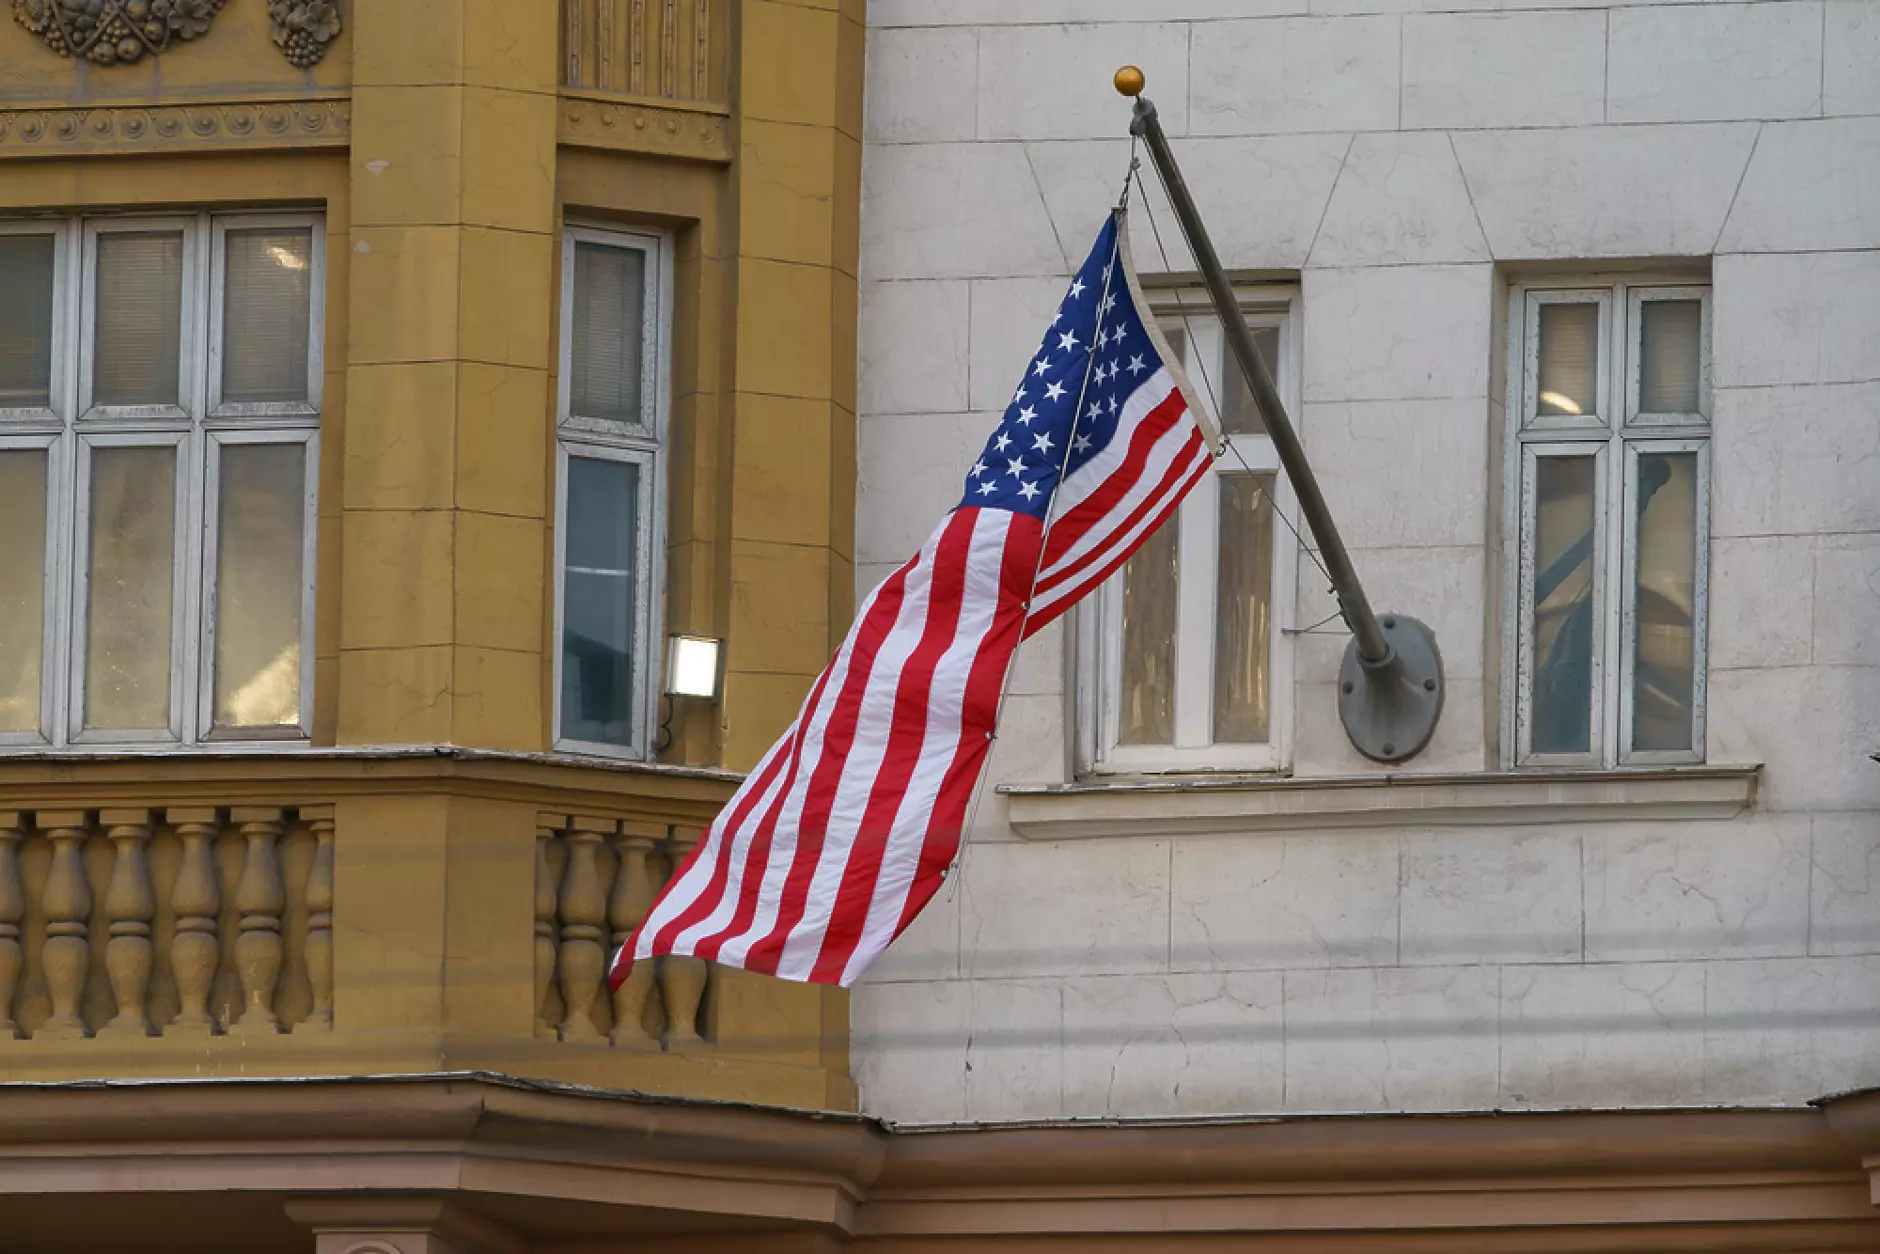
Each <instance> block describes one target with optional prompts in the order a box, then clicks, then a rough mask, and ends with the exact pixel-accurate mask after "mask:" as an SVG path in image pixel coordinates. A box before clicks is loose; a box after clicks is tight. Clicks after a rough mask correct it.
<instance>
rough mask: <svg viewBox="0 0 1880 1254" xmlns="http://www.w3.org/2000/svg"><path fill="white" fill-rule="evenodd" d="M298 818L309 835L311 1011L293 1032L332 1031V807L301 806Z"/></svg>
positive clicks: (308, 912)
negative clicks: (310, 842) (310, 846)
mask: <svg viewBox="0 0 1880 1254" xmlns="http://www.w3.org/2000/svg"><path fill="white" fill-rule="evenodd" d="M300 817H301V818H303V819H305V820H306V821H307V828H308V830H309V831H311V832H312V833H313V865H312V866H310V867H308V868H307V983H308V984H310V985H311V986H312V987H313V1010H312V1011H311V1012H310V1013H309V1014H308V1015H307V1017H306V1018H305V1019H303V1020H301V1021H300V1022H299V1023H297V1024H295V1025H294V1031H296V1032H331V1031H332V1030H333V807H332V806H302V807H300Z"/></svg>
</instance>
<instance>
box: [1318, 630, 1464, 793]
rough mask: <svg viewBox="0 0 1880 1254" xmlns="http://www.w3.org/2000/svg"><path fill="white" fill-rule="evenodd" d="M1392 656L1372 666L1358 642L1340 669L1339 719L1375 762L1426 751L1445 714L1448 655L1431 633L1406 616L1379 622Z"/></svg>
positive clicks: (1353, 741)
mask: <svg viewBox="0 0 1880 1254" xmlns="http://www.w3.org/2000/svg"><path fill="white" fill-rule="evenodd" d="M1378 625H1379V626H1380V627H1381V628H1383V632H1384V639H1385V640H1386V641H1387V642H1388V643H1389V645H1390V652H1389V654H1388V655H1386V656H1385V658H1384V659H1383V660H1382V661H1381V662H1376V663H1371V662H1366V661H1365V660H1364V657H1363V655H1362V654H1360V653H1359V651H1358V642H1357V640H1356V639H1355V638H1354V639H1353V640H1352V641H1351V643H1350V644H1349V645H1348V646H1346V648H1345V660H1344V664H1343V665H1341V666H1340V667H1339V668H1338V718H1339V721H1340V722H1342V723H1344V725H1345V734H1346V735H1347V736H1349V737H1351V744H1352V747H1353V748H1355V749H1357V751H1358V752H1359V753H1362V754H1363V755H1364V756H1365V757H1367V758H1370V759H1371V760H1372V761H1373V762H1385V763H1393V762H1402V761H1404V760H1406V759H1408V758H1413V757H1415V756H1416V755H1417V754H1419V753H1421V752H1423V749H1424V747H1425V746H1426V745H1428V744H1429V742H1430V737H1431V736H1432V735H1434V734H1435V732H1436V722H1437V720H1438V719H1439V718H1441V717H1442V713H1443V692H1444V684H1443V655H1442V652H1441V650H1439V649H1438V648H1437V647H1436V637H1435V636H1434V635H1433V634H1431V632H1430V629H1429V628H1428V627H1426V626H1424V625H1423V624H1422V623H1420V622H1418V621H1417V620H1416V619H1414V618H1407V617H1405V616H1404V615H1402V614H1385V615H1383V616H1382V617H1381V618H1380V619H1379V620H1378Z"/></svg>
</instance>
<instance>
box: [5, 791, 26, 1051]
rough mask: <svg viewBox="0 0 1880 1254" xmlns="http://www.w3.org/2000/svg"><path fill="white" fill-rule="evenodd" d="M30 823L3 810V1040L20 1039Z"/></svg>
mask: <svg viewBox="0 0 1880 1254" xmlns="http://www.w3.org/2000/svg"><path fill="white" fill-rule="evenodd" d="M25 837H26V826H25V823H24V821H23V820H22V818H21V816H20V812H19V811H18V810H0V1041H13V1040H18V1039H19V1035H20V1027H19V1024H17V1023H15V1022H13V993H14V991H15V990H16V989H17V988H19V984H20V967H21V966H22V965H23V964H24V962H25V955H24V953H23V952H22V951H21V949H20V920H21V919H22V918H24V917H25V915H26V889H25V887H24V886H23V885H22V884H21V883H20V842H21V841H22V840H24V839H25Z"/></svg>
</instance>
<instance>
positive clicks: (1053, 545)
mask: <svg viewBox="0 0 1880 1254" xmlns="http://www.w3.org/2000/svg"><path fill="white" fill-rule="evenodd" d="M1187 409H1188V405H1187V402H1186V401H1184V400H1183V399H1182V394H1181V392H1180V391H1173V392H1170V393H1169V394H1168V395H1167V396H1166V397H1164V398H1163V399H1162V400H1161V401H1159V402H1157V404H1156V406H1155V408H1154V409H1151V410H1150V411H1149V412H1148V413H1147V414H1145V415H1143V419H1142V421H1141V422H1139V423H1137V424H1136V427H1135V430H1133V431H1132V432H1131V433H1130V437H1129V452H1128V453H1126V454H1125V455H1124V457H1123V461H1122V464H1121V465H1119V466H1118V467H1117V468H1116V469H1115V470H1112V471H1111V472H1110V473H1109V474H1108V475H1106V476H1105V477H1104V480H1103V482H1102V483H1101V484H1099V485H1098V487H1097V490H1096V491H1095V492H1092V493H1091V494H1090V495H1089V496H1087V497H1085V498H1084V499H1083V500H1081V501H1079V502H1078V503H1077V504H1076V505H1074V506H1072V507H1071V508H1070V509H1068V510H1066V511H1065V512H1064V513H1063V514H1062V515H1060V516H1059V517H1058V518H1056V519H1053V520H1052V523H1051V531H1050V534H1048V535H1047V536H1046V537H1045V542H1044V565H1045V566H1046V567H1047V568H1048V567H1051V566H1053V565H1056V564H1057V562H1058V561H1059V559H1061V558H1062V557H1063V556H1064V554H1065V553H1067V552H1069V551H1070V548H1071V546H1072V545H1074V544H1076V543H1077V541H1078V540H1080V539H1082V538H1083V535H1084V533H1085V532H1087V531H1089V530H1090V529H1091V528H1092V527H1095V526H1096V525H1097V524H1098V523H1100V522H1102V521H1103V519H1104V518H1105V516H1107V515H1108V514H1109V512H1110V510H1111V509H1113V508H1115V506H1116V503H1117V502H1118V501H1120V500H1122V499H1123V496H1124V494H1125V493H1127V492H1128V491H1129V488H1130V485H1131V484H1133V483H1135V482H1136V480H1137V479H1139V478H1141V477H1142V468H1143V466H1144V465H1146V464H1147V463H1148V460H1149V451H1150V450H1151V449H1153V448H1154V447H1155V445H1156V441H1157V440H1159V439H1161V438H1162V435H1163V434H1164V433H1165V432H1167V431H1168V430H1169V428H1171V427H1173V426H1174V425H1175V423H1176V422H1177V421H1178V420H1179V419H1180V418H1181V416H1182V415H1183V414H1184V413H1186V412H1187Z"/></svg>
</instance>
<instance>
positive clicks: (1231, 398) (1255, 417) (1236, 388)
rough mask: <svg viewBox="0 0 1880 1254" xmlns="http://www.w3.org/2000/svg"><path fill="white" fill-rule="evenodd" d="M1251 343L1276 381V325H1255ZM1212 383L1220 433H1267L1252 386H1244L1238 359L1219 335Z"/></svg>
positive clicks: (1277, 373)
mask: <svg viewBox="0 0 1880 1254" xmlns="http://www.w3.org/2000/svg"><path fill="white" fill-rule="evenodd" d="M1253 346H1254V348H1255V349H1257V350H1258V351H1259V354H1260V362H1261V364H1263V365H1264V366H1265V367H1266V372H1267V374H1268V375H1269V376H1271V377H1272V378H1273V380H1274V381H1275V383H1277V382H1278V380H1279V328H1278V327H1256V328H1255V329H1254V332H1253ZM1214 386H1215V389H1216V391H1217V392H1218V393H1219V395H1220V397H1221V434H1222V435H1265V434H1266V423H1265V422H1263V421H1261V418H1260V410H1259V407H1258V406H1256V405H1255V404H1254V403H1253V390H1252V389H1251V388H1249V387H1248V386H1247V376H1245V375H1243V374H1241V373H1240V363H1239V362H1238V361H1236V360H1235V358H1234V354H1233V351H1232V350H1231V349H1229V348H1228V347H1227V342H1226V338H1225V337H1222V342H1221V368H1220V373H1219V374H1217V375H1216V376H1215V381H1214Z"/></svg>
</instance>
